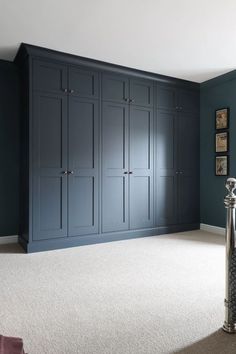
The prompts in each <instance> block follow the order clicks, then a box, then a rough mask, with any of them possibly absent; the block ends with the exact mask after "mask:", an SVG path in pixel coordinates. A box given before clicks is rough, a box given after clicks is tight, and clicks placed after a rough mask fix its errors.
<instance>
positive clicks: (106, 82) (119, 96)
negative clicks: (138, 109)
mask: <svg viewBox="0 0 236 354" xmlns="http://www.w3.org/2000/svg"><path fill="white" fill-rule="evenodd" d="M128 88H129V80H128V78H127V77H125V76H122V75H109V74H104V75H103V78H102V98H103V100H106V101H113V102H120V103H128V99H129V97H128V96H129V89H128Z"/></svg>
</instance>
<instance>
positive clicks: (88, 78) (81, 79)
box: [68, 67, 98, 98]
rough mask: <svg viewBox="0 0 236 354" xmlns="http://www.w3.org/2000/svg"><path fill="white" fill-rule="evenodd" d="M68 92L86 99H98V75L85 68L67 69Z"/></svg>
mask: <svg viewBox="0 0 236 354" xmlns="http://www.w3.org/2000/svg"><path fill="white" fill-rule="evenodd" d="M68 88H69V92H70V93H72V94H73V95H77V96H80V97H88V98H97V97H98V73H97V72H96V71H91V70H89V69H88V70H86V68H79V67H70V68H69V85H68Z"/></svg>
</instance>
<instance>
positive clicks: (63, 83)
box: [33, 60, 67, 94]
mask: <svg viewBox="0 0 236 354" xmlns="http://www.w3.org/2000/svg"><path fill="white" fill-rule="evenodd" d="M33 89H34V90H40V91H43V92H51V93H57V94H62V93H63V92H66V91H67V67H66V66H64V65H61V64H57V63H51V62H48V61H46V60H34V61H33Z"/></svg>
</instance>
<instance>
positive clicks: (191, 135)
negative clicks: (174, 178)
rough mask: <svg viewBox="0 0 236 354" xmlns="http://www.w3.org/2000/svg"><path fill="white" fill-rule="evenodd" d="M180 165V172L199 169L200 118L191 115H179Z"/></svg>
mask: <svg viewBox="0 0 236 354" xmlns="http://www.w3.org/2000/svg"><path fill="white" fill-rule="evenodd" d="M178 148H179V154H178V165H179V170H180V171H182V172H183V171H189V170H198V169H199V118H198V117H197V116H195V115H192V114H190V113H179V115H178Z"/></svg>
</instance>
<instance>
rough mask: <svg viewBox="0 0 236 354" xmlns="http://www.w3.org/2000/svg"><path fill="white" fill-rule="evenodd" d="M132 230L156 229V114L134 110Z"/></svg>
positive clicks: (131, 172) (131, 157)
mask: <svg viewBox="0 0 236 354" xmlns="http://www.w3.org/2000/svg"><path fill="white" fill-rule="evenodd" d="M129 162H130V163H129V185H130V228H131V229H136V228H145V227H151V226H152V225H153V111H152V110H151V109H148V108H145V107H131V108H130V156H129Z"/></svg>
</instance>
